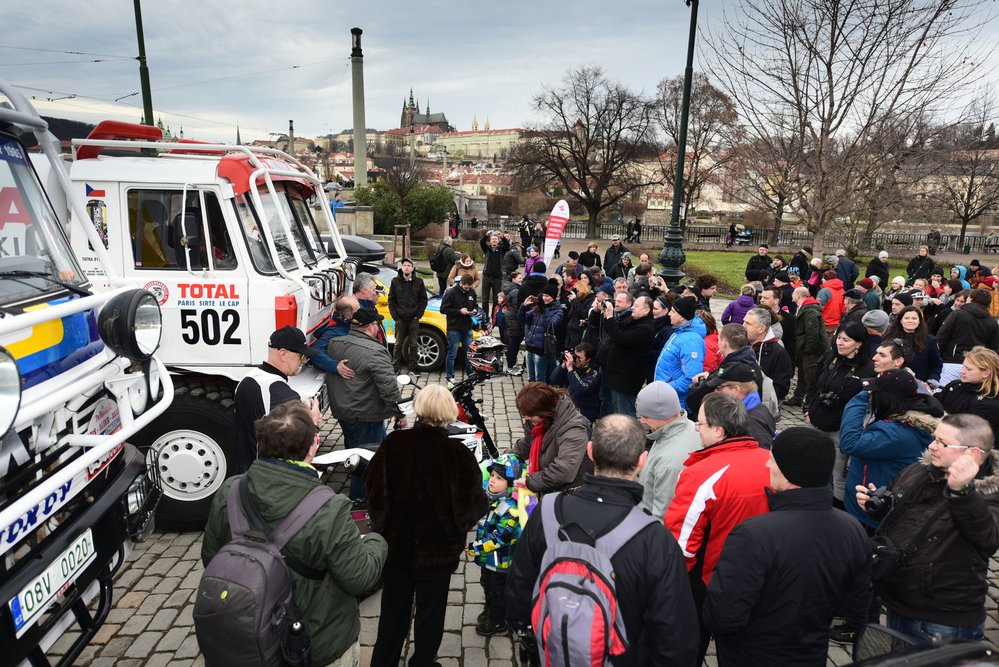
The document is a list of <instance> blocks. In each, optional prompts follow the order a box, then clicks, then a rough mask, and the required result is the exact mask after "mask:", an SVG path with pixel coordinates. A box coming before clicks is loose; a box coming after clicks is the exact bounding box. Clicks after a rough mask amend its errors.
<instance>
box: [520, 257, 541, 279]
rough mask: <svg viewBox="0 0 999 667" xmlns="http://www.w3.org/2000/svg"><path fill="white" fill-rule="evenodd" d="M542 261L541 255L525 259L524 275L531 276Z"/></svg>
mask: <svg viewBox="0 0 999 667" xmlns="http://www.w3.org/2000/svg"><path fill="white" fill-rule="evenodd" d="M540 261H541V255H540V254H539V255H534V256H533V257H525V258H524V273H526V274H527V275H530V274H531V273H533V272H534V265H535V264H537V263H538V262H540Z"/></svg>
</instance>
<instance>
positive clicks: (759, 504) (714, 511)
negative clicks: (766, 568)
mask: <svg viewBox="0 0 999 667" xmlns="http://www.w3.org/2000/svg"><path fill="white" fill-rule="evenodd" d="M769 459H770V453H769V452H768V451H767V450H765V449H760V445H759V443H758V442H756V441H755V440H753V439H752V438H749V437H737V438H727V439H725V440H722V441H721V442H719V443H717V444H715V445H712V446H710V447H706V448H705V449H699V450H697V451H696V452H694V453H693V454H691V455H690V456H689V457H688V458H687V460H686V462H684V469H683V472H681V473H680V480H679V481H678V482H677V485H676V496H674V498H673V502H671V503H670V504H669V507H668V508H667V509H666V516H665V523H666V527H667V528H669V530H670V532H671V533H673V537H675V538H676V541H677V542H678V543H679V544H680V549H681V550H682V551H683V556H684V558H686V560H687V570H688V571H689V570H692V569H694V566H695V565H697V564H700V565H701V579H702V581H703V582H704V583H705V585H706V584H708V583H710V582H711V573H712V571H714V568H715V563H717V562H718V557H719V556H720V555H721V551H722V547H723V546H725V540H726V539H727V538H728V534H729V533H730V532H732V529H733V528H735V526H736V525H737V524H739V523H741V522H742V521H744V520H746V519H748V518H749V517H751V516H756V515H757V514H763V513H765V512H767V511H768V509H769V508H768V507H767V495H766V488H767V486H769V484H770V471H769V470H767V467H766V462H767V461H768V460H769Z"/></svg>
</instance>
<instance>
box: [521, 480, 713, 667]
mask: <svg viewBox="0 0 999 667" xmlns="http://www.w3.org/2000/svg"><path fill="white" fill-rule="evenodd" d="M641 497H642V487H641V486H640V485H639V484H637V483H636V482H631V481H627V480H623V479H616V478H611V477H598V476H595V475H587V476H586V479H585V481H584V483H583V486H582V487H581V488H580V489H579V490H578V491H577V492H576V494H575V495H571V496H569V495H562V496H558V498H556V499H555V502H557V503H558V504H557V505H556V507H555V516H556V517H557V518H558V519H559V521H560V523H561V524H562V525H565V526H567V530H568V531H569V537H571V538H572V539H574V540H584V539H586V537H585V533H584V532H583V530H586V531H590V532H591V533H592V534H595V535H604V534H606V533H608V532H609V531H610V530H611V529H612V528H613V527H614V526H616V525H617V524H618V523H619V522H620V521H621V518H622V517H623V516H624V514H625V512H627V511H629V510H630V509H631V508H632V507H634V506H635V505H637V504H638V502H639V500H640V499H641ZM541 502H542V503H544V502H552V500H551V499H543V500H542V501H541ZM573 523H575V524H579V525H580V526H582V529H577V528H576V527H575V526H572V525H570V524H573ZM577 530H579V533H577V532H576V531H577ZM547 548H548V545H547V544H546V543H545V526H544V523H543V520H542V518H541V513H540V512H539V511H538V510H537V508H536V509H535V510H534V512H533V513H532V516H531V520H530V521H528V522H527V527H526V528H525V529H524V533H523V535H522V536H521V539H520V543H519V544H518V545H517V557H516V558H514V560H513V565H512V566H511V568H510V573H509V575H508V576H507V587H506V593H507V595H506V597H507V619H508V620H509V621H510V623H511V624H512V625H514V627H519V626H527V625H528V624H530V622H531V600H532V599H533V591H534V584H535V581H536V580H537V578H538V576H539V575H540V574H541V561H542V559H543V558H544V555H545V551H546V550H547ZM611 566H612V567H613V570H614V580H615V587H616V590H617V601H618V605H619V609H620V613H621V619H622V621H623V622H624V629H625V632H626V634H627V636H628V650H627V651H626V652H625V653H624V654H622V655H620V656H616V657H614V658H612V659H611V663H610V664H611V665H614V667H661V666H663V665H693V664H694V663H695V662H696V660H697V638H698V629H697V610H696V609H695V607H694V602H693V598H692V597H691V594H690V586H689V585H688V583H687V573H686V572H685V571H684V567H683V557H682V556H681V554H680V550H679V549H678V548H677V546H676V540H674V539H673V538H672V537H670V535H669V532H667V531H666V530H665V529H664V528H663V526H662V524H660V523H658V522H656V523H654V524H651V525H648V526H646V527H645V528H644V529H642V530H641V531H640V532H639V533H638V534H637V535H635V537H633V538H632V539H631V540H629V541H628V542H627V543H626V544H625V545H624V546H623V547H622V548H621V549H620V550H619V551H618V552H617V554H616V555H615V556H614V558H612V559H611Z"/></svg>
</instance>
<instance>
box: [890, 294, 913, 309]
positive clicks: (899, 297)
mask: <svg viewBox="0 0 999 667" xmlns="http://www.w3.org/2000/svg"><path fill="white" fill-rule="evenodd" d="M892 300H894V301H898V302H900V303H901V304H902V305H903V306H911V305H912V295H911V294H909V293H908V292H899V293H898V294H896V295H895V296H893V297H892Z"/></svg>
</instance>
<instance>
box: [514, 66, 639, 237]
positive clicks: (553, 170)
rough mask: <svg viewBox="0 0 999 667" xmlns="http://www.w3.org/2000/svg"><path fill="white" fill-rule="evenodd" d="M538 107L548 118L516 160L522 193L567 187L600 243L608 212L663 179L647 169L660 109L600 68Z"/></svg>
mask: <svg viewBox="0 0 999 667" xmlns="http://www.w3.org/2000/svg"><path fill="white" fill-rule="evenodd" d="M533 105H534V109H535V111H537V112H538V114H539V115H540V117H541V119H540V120H539V121H538V122H537V123H532V124H530V125H528V127H527V128H526V131H525V136H524V141H522V142H521V143H520V145H518V146H517V147H516V148H515V149H514V150H513V151H512V153H511V155H510V160H509V167H510V168H511V171H513V173H514V179H515V180H514V182H515V186H516V187H517V188H518V189H519V190H521V191H527V190H532V189H545V190H548V189H550V188H552V186H556V185H557V186H559V187H561V189H562V190H563V191H564V192H565V193H567V195H568V196H569V197H571V198H573V199H575V200H577V201H579V202H580V204H582V206H583V207H584V208H585V209H586V212H587V215H588V222H587V234H588V235H589V236H590V237H591V238H592V237H594V236H596V234H597V216H598V215H599V214H600V212H601V211H603V210H604V209H606V208H607V207H609V206H613V205H614V204H615V202H617V201H618V200H620V199H622V198H624V197H626V196H627V195H628V194H629V193H631V192H633V191H635V190H637V189H639V188H643V187H645V186H647V185H651V184H653V183H654V182H655V180H656V179H655V178H654V175H652V174H649V173H648V171H647V170H645V169H643V168H642V165H641V164H640V162H641V161H642V160H645V159H648V158H650V157H652V156H653V155H654V154H655V150H654V147H653V146H652V143H651V141H650V139H651V130H652V127H651V126H652V118H653V112H652V105H651V104H650V103H649V102H648V101H646V100H644V99H642V98H641V97H640V96H639V95H636V94H635V93H633V92H631V91H630V90H628V89H627V88H625V87H624V86H622V85H621V84H618V83H615V82H612V81H610V80H609V79H607V77H606V76H605V75H604V73H603V71H602V70H601V69H600V68H599V67H581V68H579V69H576V70H573V71H571V72H569V74H567V75H566V78H565V80H564V82H563V84H562V87H561V88H558V89H548V88H546V89H545V90H544V92H543V93H541V94H540V95H538V96H536V97H535V98H534V100H533Z"/></svg>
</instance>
